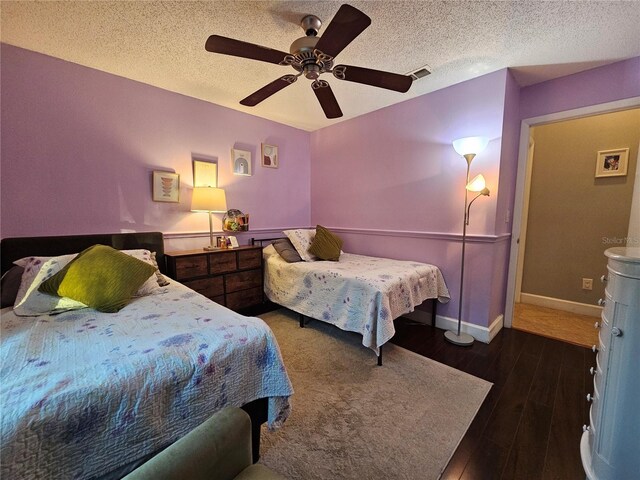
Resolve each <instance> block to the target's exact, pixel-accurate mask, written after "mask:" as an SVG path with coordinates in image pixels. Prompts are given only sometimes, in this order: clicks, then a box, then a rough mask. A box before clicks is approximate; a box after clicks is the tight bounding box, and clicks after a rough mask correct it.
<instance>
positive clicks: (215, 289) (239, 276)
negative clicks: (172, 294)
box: [165, 246, 264, 310]
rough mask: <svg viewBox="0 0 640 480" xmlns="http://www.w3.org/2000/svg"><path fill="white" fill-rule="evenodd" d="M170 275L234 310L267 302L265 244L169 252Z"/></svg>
mask: <svg viewBox="0 0 640 480" xmlns="http://www.w3.org/2000/svg"><path fill="white" fill-rule="evenodd" d="M165 257H166V259H167V266H168V273H169V276H170V277H171V278H173V279H175V280H178V281H180V282H182V283H184V284H185V285H186V286H187V287H189V288H191V289H192V290H195V291H196V292H198V293H200V294H202V295H204V296H205V297H207V298H209V299H211V300H213V301H214V302H216V303H219V304H220V305H224V306H226V307H227V308H230V309H231V310H244V309H246V308H248V307H254V306H256V305H260V304H261V303H263V300H264V295H263V293H262V274H263V270H262V247H257V246H255V247H254V246H242V247H238V248H234V249H228V250H227V249H224V250H212V251H207V252H203V251H199V250H186V251H183V252H166V253H165Z"/></svg>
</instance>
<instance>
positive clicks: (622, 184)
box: [505, 98, 640, 346]
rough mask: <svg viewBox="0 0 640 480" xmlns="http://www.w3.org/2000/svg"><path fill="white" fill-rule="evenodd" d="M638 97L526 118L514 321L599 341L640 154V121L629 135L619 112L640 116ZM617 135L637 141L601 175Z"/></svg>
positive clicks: (511, 298)
mask: <svg viewBox="0 0 640 480" xmlns="http://www.w3.org/2000/svg"><path fill="white" fill-rule="evenodd" d="M638 106H640V98H634V99H628V100H624V101H620V102H612V103H610V104H606V105H599V106H593V107H587V108H583V109H578V110H573V111H569V112H562V113H558V114H552V115H547V116H544V117H537V118H533V119H527V120H524V121H523V122H522V128H521V137H520V140H521V141H520V155H519V163H518V179H517V185H516V199H515V204H514V225H513V236H512V243H511V260H510V265H509V279H508V290H507V304H506V312H505V326H507V327H514V328H519V329H523V330H527V331H531V332H532V333H537V334H542V335H545V336H551V337H553V338H558V339H560V340H564V341H568V342H571V343H576V344H579V345H585V346H591V345H592V344H594V343H597V342H595V341H593V339H595V338H596V337H595V332H596V330H595V329H594V328H593V325H594V323H595V322H596V321H597V320H598V318H597V317H599V314H600V308H599V307H598V306H597V300H598V298H600V297H601V296H603V287H602V285H601V284H600V281H599V277H600V275H601V274H602V273H603V272H604V271H605V270H604V268H605V266H606V262H605V259H604V255H603V252H604V250H605V249H606V248H608V247H611V246H616V245H614V244H613V243H615V242H616V241H622V239H624V238H625V237H627V228H628V223H629V212H630V209H631V198H632V192H633V185H634V174H635V172H636V162H637V156H638V143H639V142H638V140H639V139H638V133H637V132H639V131H640V127H639V126H637V125H636V126H635V131H634V132H635V137H634V138H635V140H629V136H628V135H627V136H626V137H625V136H621V135H620V130H621V128H620V127H619V126H616V125H615V122H616V121H618V120H621V119H622V120H623V122H627V123H628V121H629V119H630V118H631V119H632V121H634V122H636V121H637V122H640V120H636V119H640V116H638V115H640V110H639V109H638V108H637V107H638ZM634 109H635V110H636V113H635V114H634V113H630V112H631V111H632V110H634ZM614 112H615V113H614ZM616 114H617V115H618V117H616ZM629 115H631V117H630V116H629ZM623 125H626V123H623ZM607 131H609V133H610V135H609V137H607V135H606V133H607ZM581 132H582V135H581ZM596 137H598V138H596ZM600 137H601V138H600ZM618 143H624V144H625V146H626V147H629V156H628V171H627V174H626V176H617V177H616V178H605V179H602V178H596V177H595V170H596V161H597V152H598V151H600V150H606V149H608V148H618V147H621V146H622V145H618ZM613 144H616V145H617V146H616V147H613V146H612V145H613ZM603 145H606V146H603ZM612 192H613V193H614V196H613V197H610V196H609V195H610V194H611V193H612ZM616 195H617V196H616ZM620 195H622V197H621V196H620ZM610 198H611V200H612V201H608V200H609V199H610ZM622 198H623V199H624V200H621V199H622ZM601 204H602V205H601ZM603 205H604V209H605V212H604V213H603V212H602V211H601V210H602V209H601V208H600V207H601V206H603ZM607 205H608V207H607ZM582 207H584V208H582ZM607 208H609V212H613V213H612V214H607V213H606V209H607ZM611 209H613V210H611ZM603 215H604V216H603ZM621 216H622V217H625V219H624V221H623V222H622V225H621V222H620V217H621ZM613 217H616V219H615V221H613V220H614V219H613ZM603 219H604V220H603ZM612 223H613V224H615V226H612V225H611V224H612ZM586 227H588V228H587V230H586V231H585V228H586ZM598 229H601V230H602V232H601V233H600V234H599V233H598ZM607 242H611V244H607ZM617 246H620V245H617ZM598 272H600V273H599V274H598ZM583 278H584V279H586V280H587V284H586V285H583V284H582V279H583ZM589 280H590V281H591V285H589ZM583 286H586V287H587V288H584V289H583V288H582V287H583ZM589 287H590V288H591V290H589Z"/></svg>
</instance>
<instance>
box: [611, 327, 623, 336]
mask: <svg viewBox="0 0 640 480" xmlns="http://www.w3.org/2000/svg"><path fill="white" fill-rule="evenodd" d="M611 335H613V336H614V337H621V336H622V330H620V329H619V328H618V327H613V328H612V329H611Z"/></svg>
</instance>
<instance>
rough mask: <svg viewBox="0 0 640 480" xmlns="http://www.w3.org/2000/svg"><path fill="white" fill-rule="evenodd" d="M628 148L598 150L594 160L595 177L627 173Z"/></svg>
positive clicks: (619, 175)
mask: <svg viewBox="0 0 640 480" xmlns="http://www.w3.org/2000/svg"><path fill="white" fill-rule="evenodd" d="M628 163H629V149H628V148H617V149H615V150H600V151H599V152H598V158H597V160H596V178H598V177H623V176H624V175H626V174H627V165H628Z"/></svg>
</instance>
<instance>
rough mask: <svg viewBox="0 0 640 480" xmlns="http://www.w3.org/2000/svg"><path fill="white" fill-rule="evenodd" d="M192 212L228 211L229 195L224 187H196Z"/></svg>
mask: <svg viewBox="0 0 640 480" xmlns="http://www.w3.org/2000/svg"><path fill="white" fill-rule="evenodd" d="M191 211H192V212H216V213H224V212H226V211H227V197H226V195H225V193H224V190H223V189H222V188H215V187H194V189H193V197H192V198H191Z"/></svg>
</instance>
